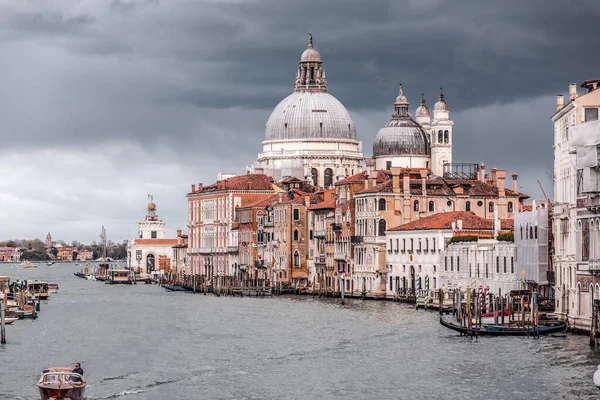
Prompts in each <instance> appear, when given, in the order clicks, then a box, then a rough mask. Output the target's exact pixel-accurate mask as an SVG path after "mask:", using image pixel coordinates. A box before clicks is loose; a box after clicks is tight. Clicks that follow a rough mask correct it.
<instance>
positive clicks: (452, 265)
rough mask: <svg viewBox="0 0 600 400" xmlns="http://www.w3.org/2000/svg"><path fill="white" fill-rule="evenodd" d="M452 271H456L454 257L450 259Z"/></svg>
mask: <svg viewBox="0 0 600 400" xmlns="http://www.w3.org/2000/svg"><path fill="white" fill-rule="evenodd" d="M450 271H454V257H450Z"/></svg>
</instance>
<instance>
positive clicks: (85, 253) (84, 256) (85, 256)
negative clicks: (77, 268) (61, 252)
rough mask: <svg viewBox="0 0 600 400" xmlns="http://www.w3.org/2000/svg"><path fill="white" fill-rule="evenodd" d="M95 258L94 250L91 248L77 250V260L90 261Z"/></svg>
mask: <svg viewBox="0 0 600 400" xmlns="http://www.w3.org/2000/svg"><path fill="white" fill-rule="evenodd" d="M93 259H94V252H93V251H91V250H86V249H80V250H77V261H90V260H93Z"/></svg>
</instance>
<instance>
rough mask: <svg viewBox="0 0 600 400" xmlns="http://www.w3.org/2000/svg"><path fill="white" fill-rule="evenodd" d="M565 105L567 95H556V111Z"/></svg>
mask: <svg viewBox="0 0 600 400" xmlns="http://www.w3.org/2000/svg"><path fill="white" fill-rule="evenodd" d="M564 106H565V96H563V95H562V94H557V95H556V111H558V110H560V109H561V108H563V107H564Z"/></svg>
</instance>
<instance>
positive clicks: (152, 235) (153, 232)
mask: <svg viewBox="0 0 600 400" xmlns="http://www.w3.org/2000/svg"><path fill="white" fill-rule="evenodd" d="M150 237H151V238H152V239H156V231H152V232H150Z"/></svg>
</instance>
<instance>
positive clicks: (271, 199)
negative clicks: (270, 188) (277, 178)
mask: <svg viewBox="0 0 600 400" xmlns="http://www.w3.org/2000/svg"><path fill="white" fill-rule="evenodd" d="M278 198H279V195H278V194H274V195H272V196H269V197H267V198H266V199H262V200H258V201H256V202H254V203H252V204H248V205H246V206H243V207H239V209H240V210H243V209H245V208H265V207H266V206H268V205H271V206H272V205H273V204H275V203H277V199H278Z"/></svg>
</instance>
